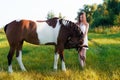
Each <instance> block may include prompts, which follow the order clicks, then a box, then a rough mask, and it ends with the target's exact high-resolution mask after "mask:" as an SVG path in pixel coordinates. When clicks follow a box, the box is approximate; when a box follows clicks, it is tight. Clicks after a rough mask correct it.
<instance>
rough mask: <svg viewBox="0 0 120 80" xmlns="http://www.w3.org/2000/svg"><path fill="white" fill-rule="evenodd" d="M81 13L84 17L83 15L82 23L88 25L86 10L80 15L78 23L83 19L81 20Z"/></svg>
mask: <svg viewBox="0 0 120 80" xmlns="http://www.w3.org/2000/svg"><path fill="white" fill-rule="evenodd" d="M81 15H82V17H83V21H82V23H83V24H85V25H88V23H87V20H86V13H85V12H81V13H80V14H79V15H78V24H80V23H81V21H80V16H81Z"/></svg>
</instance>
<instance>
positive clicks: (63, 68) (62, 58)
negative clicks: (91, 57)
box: [59, 51, 66, 71]
mask: <svg viewBox="0 0 120 80" xmlns="http://www.w3.org/2000/svg"><path fill="white" fill-rule="evenodd" d="M59 54H60V59H61V61H62V70H63V71H66V66H65V60H64V54H63V51H60V52H59Z"/></svg>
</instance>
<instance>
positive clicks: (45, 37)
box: [36, 23, 59, 44]
mask: <svg viewBox="0 0 120 80" xmlns="http://www.w3.org/2000/svg"><path fill="white" fill-rule="evenodd" d="M36 32H37V35H38V39H39V42H40V44H46V43H57V37H58V33H59V27H58V26H57V27H56V28H53V27H51V26H49V25H47V24H46V23H44V24H40V25H39V26H38V27H37V31H36Z"/></svg>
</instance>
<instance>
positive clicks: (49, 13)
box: [47, 11, 55, 19]
mask: <svg viewBox="0 0 120 80" xmlns="http://www.w3.org/2000/svg"><path fill="white" fill-rule="evenodd" d="M53 17H55V14H54V13H53V11H49V12H48V14H47V19H51V18H53Z"/></svg>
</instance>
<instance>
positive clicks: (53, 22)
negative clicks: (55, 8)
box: [4, 17, 83, 73]
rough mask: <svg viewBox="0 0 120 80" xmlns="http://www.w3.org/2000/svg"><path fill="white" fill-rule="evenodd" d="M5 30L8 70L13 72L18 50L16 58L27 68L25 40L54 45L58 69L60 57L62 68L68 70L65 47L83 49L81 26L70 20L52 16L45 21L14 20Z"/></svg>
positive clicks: (55, 61) (55, 64)
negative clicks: (23, 60) (24, 57)
mask: <svg viewBox="0 0 120 80" xmlns="http://www.w3.org/2000/svg"><path fill="white" fill-rule="evenodd" d="M4 31H5V34H6V37H7V40H8V43H9V46H10V50H9V53H8V56H7V59H8V72H10V73H12V72H13V69H12V58H13V55H14V53H15V51H16V58H17V61H18V64H19V66H20V68H21V70H22V71H26V68H25V67H24V65H23V62H22V46H23V43H24V41H26V42H28V43H31V44H35V45H40V44H44V45H54V46H55V54H54V65H53V68H54V69H55V70H57V64H58V58H59V56H60V59H61V61H62V70H63V71H66V66H65V61H64V55H63V52H64V49H70V48H76V49H77V50H79V49H81V47H82V44H83V33H82V31H81V30H80V28H79V27H78V26H77V25H76V24H75V23H74V22H71V21H69V20H65V19H60V18H57V17H55V18H52V19H48V20H44V21H32V20H25V19H21V20H14V21H12V22H10V23H8V24H6V26H5V27H4Z"/></svg>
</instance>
